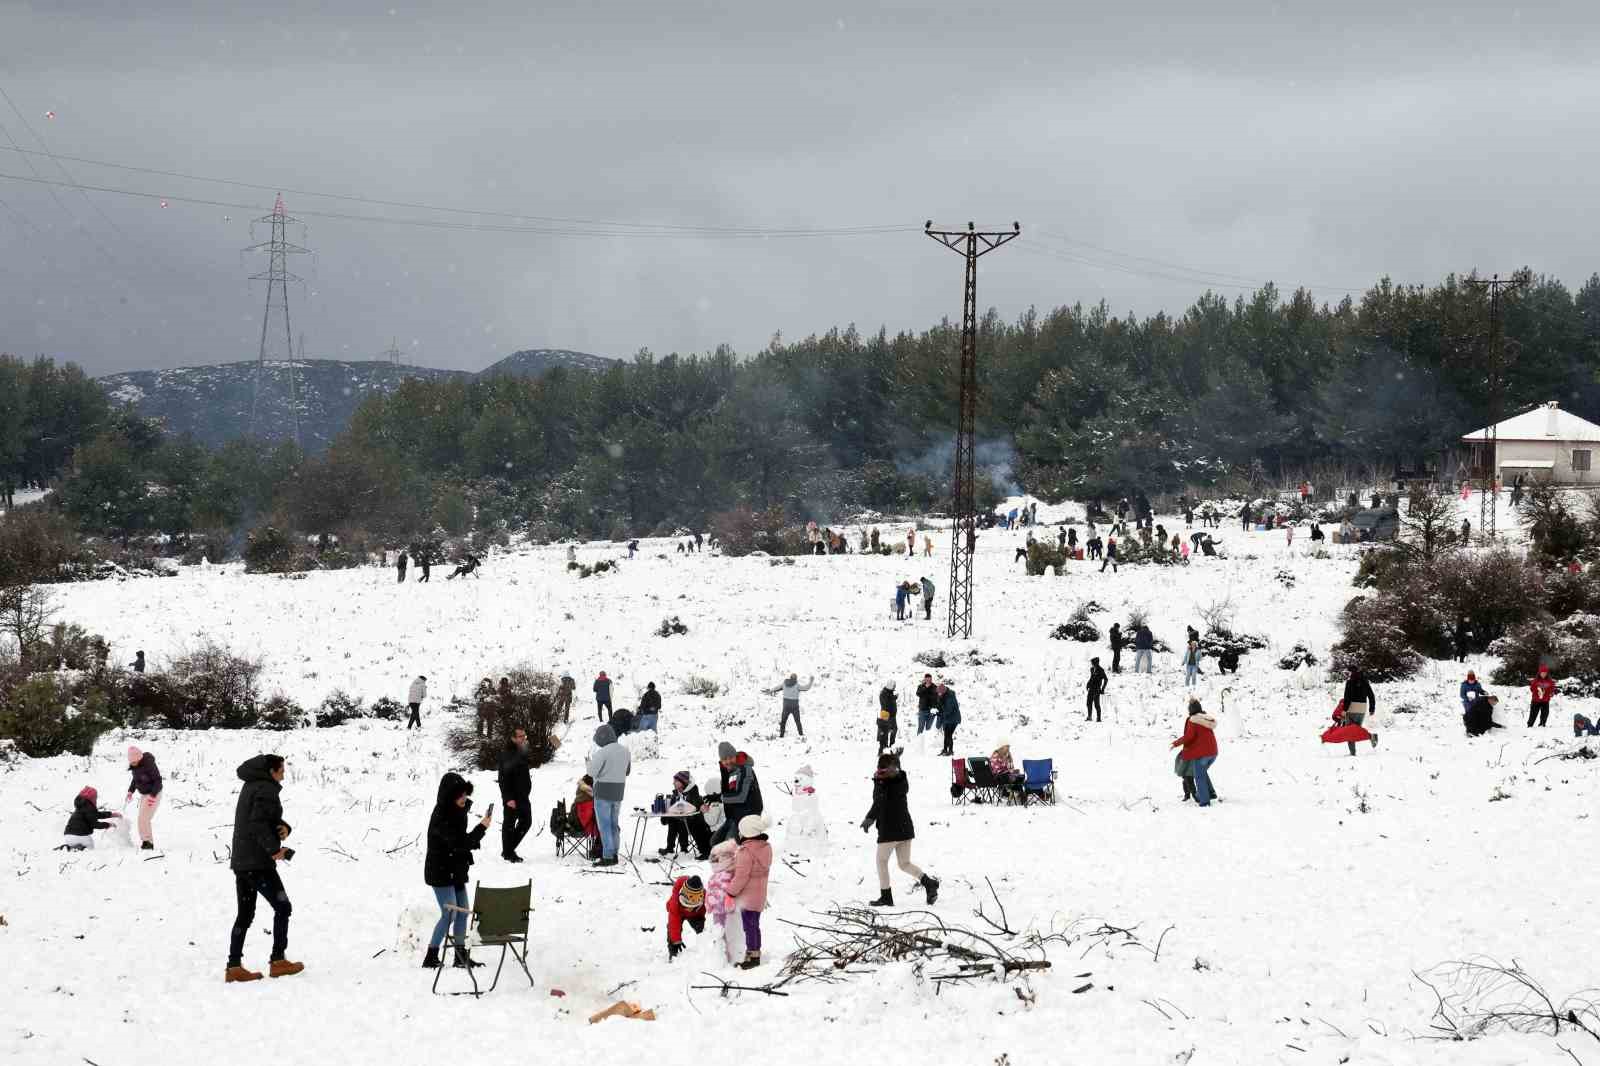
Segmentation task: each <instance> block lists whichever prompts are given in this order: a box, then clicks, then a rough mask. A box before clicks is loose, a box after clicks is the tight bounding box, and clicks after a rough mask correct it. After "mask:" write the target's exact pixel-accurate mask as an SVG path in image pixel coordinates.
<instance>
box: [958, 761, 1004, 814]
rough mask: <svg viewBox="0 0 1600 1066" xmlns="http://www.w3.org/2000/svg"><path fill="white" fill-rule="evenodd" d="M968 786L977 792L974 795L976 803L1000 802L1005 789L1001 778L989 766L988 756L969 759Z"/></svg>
mask: <svg viewBox="0 0 1600 1066" xmlns="http://www.w3.org/2000/svg"><path fill="white" fill-rule="evenodd" d="M967 782H968V785H967V787H968V788H970V789H972V791H973V792H975V793H977V795H975V796H974V797H973V802H974V803H999V802H1000V793H1001V792H1003V791H1005V789H1004V786H1003V785H1001V783H1000V779H999V778H997V777H995V776H994V771H993V770H991V769H990V768H989V760H988V759H986V758H972V759H968V760H967Z"/></svg>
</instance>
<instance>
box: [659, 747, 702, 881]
mask: <svg viewBox="0 0 1600 1066" xmlns="http://www.w3.org/2000/svg"><path fill="white" fill-rule="evenodd" d="M700 806H701V801H700V790H699V789H698V788H696V787H695V786H694V780H693V778H691V777H690V776H689V771H687V770H679V771H678V772H677V773H675V774H673V775H672V795H670V796H668V797H667V813H666V815H665V816H664V817H663V818H662V819H661V824H662V825H665V826H666V827H667V846H666V847H664V848H662V849H661V850H660V851H659V852H658V853H657V854H660V855H672V854H675V853H677V852H680V851H688V850H689V841H690V839H691V838H692V839H693V840H694V848H695V857H696V858H698V859H699V860H700V861H701V862H704V861H705V860H706V858H707V857H708V856H710V854H711V827H710V826H709V825H707V824H706V816H705V815H704V814H701V813H700Z"/></svg>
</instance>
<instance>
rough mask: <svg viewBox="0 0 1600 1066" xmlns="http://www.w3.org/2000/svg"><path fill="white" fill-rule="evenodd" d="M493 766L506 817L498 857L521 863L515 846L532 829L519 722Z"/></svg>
mask: <svg viewBox="0 0 1600 1066" xmlns="http://www.w3.org/2000/svg"><path fill="white" fill-rule="evenodd" d="M495 769H496V770H497V771H498V772H499V779H500V802H502V803H504V804H505V807H506V820H505V821H504V822H503V823H502V824H501V826H500V857H501V858H502V859H504V860H506V862H521V861H522V856H521V855H518V854H517V845H518V844H521V843H522V838H523V837H525V836H527V835H528V830H529V829H531V828H533V800H532V798H531V797H532V795H533V777H532V775H531V774H530V773H529V772H528V731H527V730H526V729H523V728H522V727H521V726H520V725H519V726H517V727H516V728H515V729H513V730H512V731H511V739H510V740H508V741H507V742H506V747H505V750H504V751H502V752H501V753H500V760H499V762H498V763H497V764H496V766H495Z"/></svg>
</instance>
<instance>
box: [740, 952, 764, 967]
mask: <svg viewBox="0 0 1600 1066" xmlns="http://www.w3.org/2000/svg"><path fill="white" fill-rule="evenodd" d="M760 965H761V952H759V951H747V952H745V953H744V961H743V962H741V963H740V964H739V969H741V970H753V969H755V968H756V967H757V966H760Z"/></svg>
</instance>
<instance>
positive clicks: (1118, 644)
mask: <svg viewBox="0 0 1600 1066" xmlns="http://www.w3.org/2000/svg"><path fill="white" fill-rule="evenodd" d="M1122 644H1123V640H1122V627H1121V626H1120V625H1114V626H1112V627H1111V650H1112V651H1120V650H1122Z"/></svg>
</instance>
